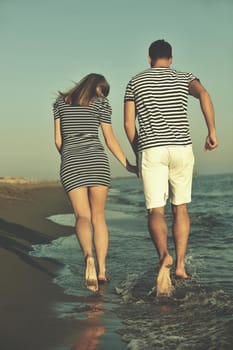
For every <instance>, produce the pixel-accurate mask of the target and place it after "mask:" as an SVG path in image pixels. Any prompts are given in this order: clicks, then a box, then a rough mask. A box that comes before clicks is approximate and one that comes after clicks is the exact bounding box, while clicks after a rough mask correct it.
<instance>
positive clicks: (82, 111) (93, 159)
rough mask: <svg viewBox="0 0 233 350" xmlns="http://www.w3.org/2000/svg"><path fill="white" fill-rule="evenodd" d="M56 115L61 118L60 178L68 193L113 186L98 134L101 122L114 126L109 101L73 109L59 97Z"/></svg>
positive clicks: (97, 100)
mask: <svg viewBox="0 0 233 350" xmlns="http://www.w3.org/2000/svg"><path fill="white" fill-rule="evenodd" d="M53 114H54V118H55V119H57V118H60V125H61V135H62V148H61V167H60V178H61V182H62V185H63V187H64V189H65V191H66V192H69V191H71V190H73V189H76V188H80V187H90V186H99V185H104V186H109V184H110V166H109V160H108V157H107V155H106V153H105V150H104V147H103V145H102V143H101V141H100V139H99V135H98V131H99V126H100V123H108V124H111V114H112V110H111V107H110V105H109V102H108V99H107V98H105V97H98V98H96V99H95V100H94V101H93V102H92V103H91V104H90V105H89V106H73V105H70V104H67V103H66V102H65V101H64V99H63V97H62V96H59V97H58V98H57V100H56V101H55V103H54V104H53Z"/></svg>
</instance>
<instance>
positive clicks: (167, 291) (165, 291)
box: [157, 255, 173, 296]
mask: <svg viewBox="0 0 233 350" xmlns="http://www.w3.org/2000/svg"><path fill="white" fill-rule="evenodd" d="M172 264H173V259H172V257H171V256H170V255H167V256H165V258H164V259H163V260H162V261H161V265H160V269H159V273H158V276H157V296H161V295H162V296H170V295H171V293H172V290H173V287H172V283H171V278H170V268H171V266H172Z"/></svg>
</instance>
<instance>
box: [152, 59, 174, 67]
mask: <svg viewBox="0 0 233 350" xmlns="http://www.w3.org/2000/svg"><path fill="white" fill-rule="evenodd" d="M171 63H172V62H171V59H167V58H159V59H157V61H156V62H155V63H154V64H153V65H152V66H151V67H152V68H170V65H171Z"/></svg>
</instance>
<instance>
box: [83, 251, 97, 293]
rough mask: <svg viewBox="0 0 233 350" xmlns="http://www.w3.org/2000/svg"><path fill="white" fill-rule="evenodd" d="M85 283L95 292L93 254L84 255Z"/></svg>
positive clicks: (95, 281)
mask: <svg viewBox="0 0 233 350" xmlns="http://www.w3.org/2000/svg"><path fill="white" fill-rule="evenodd" d="M85 285H86V287H87V289H89V290H91V291H92V292H97V290H98V280H97V275H96V270H95V261H94V258H93V256H87V257H86V270H85Z"/></svg>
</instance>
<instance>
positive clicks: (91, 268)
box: [68, 187, 98, 292]
mask: <svg viewBox="0 0 233 350" xmlns="http://www.w3.org/2000/svg"><path fill="white" fill-rule="evenodd" d="M68 196H69V199H70V201H71V204H72V207H73V210H74V214H75V217H76V235H77V238H78V241H79V244H80V247H81V249H82V251H83V255H84V257H85V260H86V270H85V284H86V287H87V288H88V289H90V290H92V291H94V292H95V291H96V290H97V289H98V282H97V276H96V270H95V261H94V258H93V250H92V229H91V208H90V204H89V198H88V189H87V188H86V187H81V188H78V189H74V190H72V191H70V192H69V193H68Z"/></svg>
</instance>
